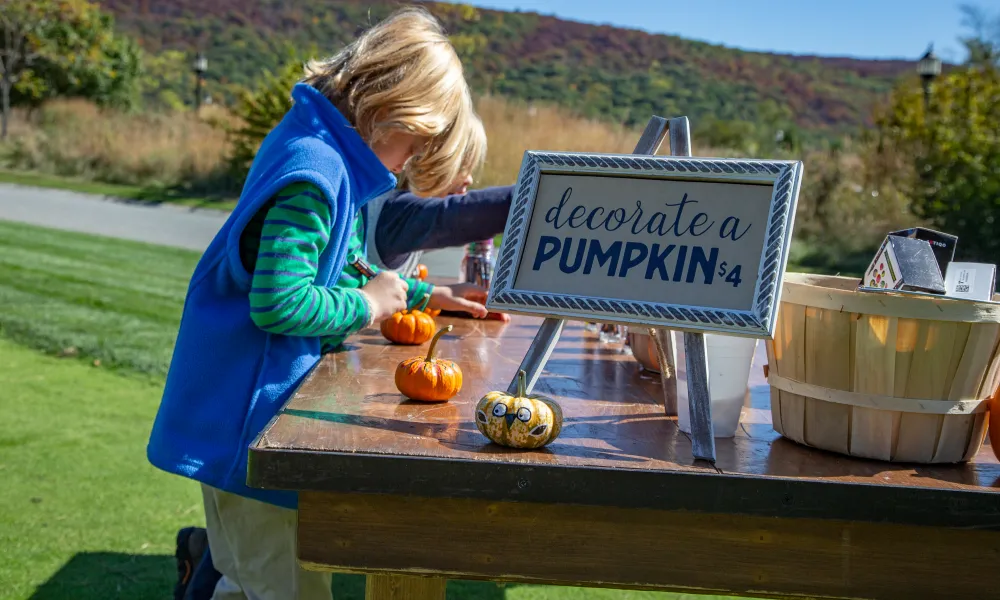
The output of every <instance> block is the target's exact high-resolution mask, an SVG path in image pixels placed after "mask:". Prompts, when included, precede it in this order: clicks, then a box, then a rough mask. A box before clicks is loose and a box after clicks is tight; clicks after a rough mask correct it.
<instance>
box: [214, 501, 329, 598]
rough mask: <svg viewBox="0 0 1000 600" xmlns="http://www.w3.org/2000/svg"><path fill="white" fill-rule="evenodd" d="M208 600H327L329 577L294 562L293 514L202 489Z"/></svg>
mask: <svg viewBox="0 0 1000 600" xmlns="http://www.w3.org/2000/svg"><path fill="white" fill-rule="evenodd" d="M201 492H202V497H203V498H204V500H205V522H206V529H208V544H209V547H210V548H211V549H212V562H213V563H215V568H216V570H217V571H219V572H220V573H222V579H220V580H219V583H218V585H216V586H215V593H214V594H213V595H212V599H213V600H237V599H239V600H331V598H332V597H333V594H332V592H331V591H330V583H331V575H330V574H329V573H317V572H314V571H306V570H305V569H303V568H301V567H300V566H299V565H298V562H297V560H296V551H295V542H296V528H295V518H296V511H294V510H289V509H287V508H281V507H279V506H274V505H272V504H267V503H264V502H259V501H257V500H251V499H249V498H244V497H242V496H237V495H235V494H230V493H228V492H223V491H222V490H219V489H216V488H213V487H210V486H207V485H202V486H201Z"/></svg>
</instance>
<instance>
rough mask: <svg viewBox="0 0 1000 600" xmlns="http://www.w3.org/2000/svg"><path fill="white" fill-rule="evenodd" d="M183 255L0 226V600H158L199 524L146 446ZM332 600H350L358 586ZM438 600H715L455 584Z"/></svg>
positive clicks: (183, 279)
mask: <svg viewBox="0 0 1000 600" xmlns="http://www.w3.org/2000/svg"><path fill="white" fill-rule="evenodd" d="M197 259H198V254H197V253H195V252H190V251H185V250H175V249H171V248H163V247H157V246H151V245H146V244H139V243H135V242H129V241H123V240H114V239H108V238H101V237H96V236H89V235H82V234H73V233H67V232H63V231H54V230H47V229H42V228H37V227H30V226H26V225H21V224H11V223H7V222H3V221H0V306H3V307H4V310H3V312H0V390H2V393H0V414H3V416H4V426H3V427H2V428H0V478H2V480H3V485H2V486H0V524H2V525H0V581H2V582H4V585H3V586H0V600H14V599H18V600H20V599H26V598H30V599H32V600H50V599H62V598H75V599H80V600H97V599H101V600H104V599H107V598H165V597H168V596H169V593H170V590H171V587H172V585H173V582H174V576H175V575H174V563H173V558H172V555H173V543H174V536H175V535H176V532H177V530H178V529H179V528H181V527H185V526H188V525H198V524H203V522H204V516H203V512H202V506H201V498H200V494H199V493H198V488H197V485H196V484H194V483H192V482H190V481H187V480H184V479H181V478H179V477H174V476H170V475H167V474H165V473H162V472H160V471H157V470H156V469H154V468H153V467H152V466H150V465H149V463H148V462H147V461H146V458H145V445H146V440H147V438H148V435H149V428H150V426H151V423H152V419H153V416H154V414H155V411H156V407H157V403H158V402H159V399H160V394H161V391H162V386H163V373H165V371H166V367H167V365H168V363H169V359H170V353H171V348H172V346H173V340H174V336H175V335H176V330H177V323H178V319H179V316H180V312H181V305H182V302H183V298H184V292H185V289H186V286H187V281H188V277H189V276H190V273H191V272H192V270H193V269H194V266H195V263H196V262H197ZM71 348H72V349H74V350H70V349H71ZM38 350H41V351H44V352H45V353H42V352H38ZM46 353H47V354H46ZM56 355H62V358H60V357H58V356H56ZM95 361H99V362H96V363H95ZM334 594H335V598H336V599H337V600H361V599H362V598H364V580H363V578H361V577H358V576H346V575H337V576H335V578H334ZM448 598H449V599H450V600H577V599H581V600H582V599H591V600H639V599H650V600H653V599H657V600H678V599H681V598H691V599H692V600H694V599H696V598H700V599H701V600H711V598H714V597H711V596H690V595H678V594H671V593H654V592H627V591H617V590H594V589H585V588H558V587H544V586H531V585H509V586H506V587H499V586H497V585H495V584H493V583H489V582H468V581H454V582H450V583H449V588H448Z"/></svg>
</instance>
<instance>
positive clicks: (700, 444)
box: [684, 333, 715, 463]
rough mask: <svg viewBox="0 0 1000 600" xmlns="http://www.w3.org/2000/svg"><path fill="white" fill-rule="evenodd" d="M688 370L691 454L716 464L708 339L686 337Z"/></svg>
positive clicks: (697, 334) (686, 335) (700, 334)
mask: <svg viewBox="0 0 1000 600" xmlns="http://www.w3.org/2000/svg"><path fill="white" fill-rule="evenodd" d="M684 358H685V365H686V366H687V389H688V395H687V397H688V414H689V415H690V418H691V453H692V454H693V455H694V457H695V458H700V459H702V460H708V461H712V462H713V463H714V462H715V432H714V431H713V429H712V398H711V396H710V395H709V387H708V351H707V349H706V348H705V335H704V334H702V333H685V334H684Z"/></svg>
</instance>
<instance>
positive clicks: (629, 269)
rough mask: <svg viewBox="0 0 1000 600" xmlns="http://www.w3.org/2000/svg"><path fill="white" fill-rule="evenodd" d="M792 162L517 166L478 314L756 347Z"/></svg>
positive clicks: (573, 158)
mask: <svg viewBox="0 0 1000 600" xmlns="http://www.w3.org/2000/svg"><path fill="white" fill-rule="evenodd" d="M801 181H802V163H801V162H799V161H777V160H747V159H722V158H681V157H671V156H643V155H635V154H592V153H566V152H535V151H528V152H525V154H524V159H523V161H522V163H521V171H520V174H519V175H518V179H517V183H516V185H515V189H514V201H513V202H512V204H511V208H510V213H509V216H508V218H507V226H506V230H505V231H504V237H503V242H502V244H501V247H500V251H499V253H498V256H497V260H496V268H495V271H494V276H493V280H492V283H491V286H490V292H489V296H488V298H487V302H486V305H487V307H489V308H490V309H491V310H497V311H504V312H511V313H521V314H529V315H539V316H545V317H558V318H564V319H575V320H590V321H600V322H606V323H621V324H641V325H647V326H651V327H667V328H672V329H679V330H687V331H702V332H719V333H727V334H732V335H741V336H749V337H758V338H759V337H766V338H770V337H772V336H773V333H774V324H775V319H776V316H777V307H778V302H779V300H780V294H781V280H782V278H783V276H784V271H785V264H786V262H787V260H788V246H789V243H790V240H791V232H792V224H793V221H794V217H795V206H796V203H797V200H798V195H799V187H800V185H801Z"/></svg>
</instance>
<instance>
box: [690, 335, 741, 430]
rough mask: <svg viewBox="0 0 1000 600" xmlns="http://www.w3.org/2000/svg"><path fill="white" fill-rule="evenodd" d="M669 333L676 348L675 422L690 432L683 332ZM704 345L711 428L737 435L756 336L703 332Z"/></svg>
mask: <svg viewBox="0 0 1000 600" xmlns="http://www.w3.org/2000/svg"><path fill="white" fill-rule="evenodd" d="M672 333H673V335H674V346H675V348H677V426H678V427H680V429H681V431H683V432H685V433H691V418H690V411H689V410H688V395H687V366H686V359H685V355H684V334H683V333H680V332H676V331H675V332H672ZM705 347H706V349H707V351H708V393H709V396H710V398H711V402H712V430H713V431H714V433H715V437H720V438H730V437H733V436H735V435H736V430H737V429H739V426H740V416H741V415H742V413H743V405H744V403H745V402H746V399H747V384H748V381H749V380H750V368H751V367H752V366H753V355H754V352H755V351H756V349H757V340H756V339H754V338H742V337H734V336H729V335H718V334H714V333H706V334H705Z"/></svg>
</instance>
